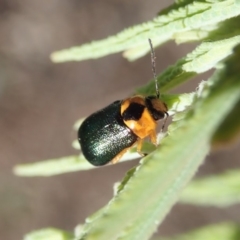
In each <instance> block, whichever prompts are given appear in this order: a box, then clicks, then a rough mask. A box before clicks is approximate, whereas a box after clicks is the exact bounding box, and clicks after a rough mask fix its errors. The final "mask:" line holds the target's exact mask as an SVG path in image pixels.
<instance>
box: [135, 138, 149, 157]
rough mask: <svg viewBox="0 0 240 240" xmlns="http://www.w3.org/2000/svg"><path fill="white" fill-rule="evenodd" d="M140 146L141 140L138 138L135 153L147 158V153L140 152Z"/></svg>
mask: <svg viewBox="0 0 240 240" xmlns="http://www.w3.org/2000/svg"><path fill="white" fill-rule="evenodd" d="M142 144H143V139H141V138H139V139H138V141H137V152H138V154H139V155H141V156H143V157H145V156H147V153H143V152H142Z"/></svg>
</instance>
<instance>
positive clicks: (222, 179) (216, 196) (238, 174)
mask: <svg viewBox="0 0 240 240" xmlns="http://www.w3.org/2000/svg"><path fill="white" fill-rule="evenodd" d="M180 201H181V202H182V203H189V204H195V205H203V206H216V207H228V206H230V205H232V204H237V203H240V170H239V169H238V170H231V171H227V172H224V173H222V174H219V175H217V176H209V177H205V178H202V179H198V180H194V181H192V182H191V183H190V184H189V185H188V186H187V188H186V189H185V190H184V191H183V193H182V195H181V198H180Z"/></svg>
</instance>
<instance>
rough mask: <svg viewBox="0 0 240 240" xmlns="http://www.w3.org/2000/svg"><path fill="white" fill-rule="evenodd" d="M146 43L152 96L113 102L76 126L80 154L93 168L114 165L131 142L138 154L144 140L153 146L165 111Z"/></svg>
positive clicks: (153, 58)
mask: <svg viewBox="0 0 240 240" xmlns="http://www.w3.org/2000/svg"><path fill="white" fill-rule="evenodd" d="M149 44H150V48H151V61H152V71H153V75H154V79H155V87H156V95H151V96H142V95H135V96H132V97H130V98H126V99H124V100H118V101H115V102H113V103H111V104H110V105H108V106H107V107H105V108H103V109H101V110H99V111H97V112H95V113H93V114H92V115H90V116H89V117H87V118H86V119H85V120H84V121H83V123H82V124H81V126H80V127H79V130H78V141H79V143H80V145H81V149H82V153H83V155H84V157H85V158H86V159H87V160H88V161H89V162H90V163H91V164H93V165H95V166H102V165H105V164H107V163H109V162H111V163H116V162H118V161H119V160H120V158H121V157H122V155H123V154H124V153H125V152H126V151H127V150H128V149H129V148H131V147H132V146H133V145H134V144H135V143H136V144H137V151H138V153H140V154H141V155H144V154H142V153H141V148H142V143H143V140H144V139H145V138H146V137H149V138H150V141H151V142H152V143H153V144H155V145H157V134H156V127H157V121H158V120H160V119H164V118H165V120H164V122H163V126H162V129H163V128H164V125H165V122H166V120H167V117H168V112H167V111H168V108H167V105H166V104H165V103H164V102H162V101H161V100H160V99H159V97H160V92H159V89H158V82H157V76H156V70H155V54H154V50H153V46H152V42H151V40H150V39H149Z"/></svg>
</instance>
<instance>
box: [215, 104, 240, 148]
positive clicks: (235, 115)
mask: <svg viewBox="0 0 240 240" xmlns="http://www.w3.org/2000/svg"><path fill="white" fill-rule="evenodd" d="M239 116H240V101H238V103H237V104H236V105H235V107H234V108H233V109H232V111H231V112H230V113H229V115H228V116H227V118H225V119H224V121H223V122H222V123H221V125H220V126H219V128H218V129H217V131H216V132H215V134H214V136H213V139H212V145H213V147H216V148H219V147H222V146H223V145H230V144H232V143H233V142H234V141H237V138H238V137H239V134H240V121H239Z"/></svg>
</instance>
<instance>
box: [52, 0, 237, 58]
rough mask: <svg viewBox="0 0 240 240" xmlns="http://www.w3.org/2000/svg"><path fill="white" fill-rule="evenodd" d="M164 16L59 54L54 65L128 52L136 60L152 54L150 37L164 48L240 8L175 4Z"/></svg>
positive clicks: (228, 4)
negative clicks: (175, 37) (176, 36)
mask: <svg viewBox="0 0 240 240" xmlns="http://www.w3.org/2000/svg"><path fill="white" fill-rule="evenodd" d="M160 14H161V15H159V16H158V17H156V18H154V19H153V20H152V21H149V22H146V23H143V24H141V25H136V26H134V27H130V28H128V29H126V30H124V31H122V32H120V33H118V34H116V35H115V36H111V37H108V38H107V39H104V40H99V41H94V42H91V43H88V44H83V45H82V46H80V47H72V48H70V49H65V50H61V51H58V52H55V53H53V54H52V55H51V59H52V60H53V61H54V62H65V61H80V60H85V59H94V58H99V57H103V56H106V55H108V54H112V53H117V52H120V51H126V50H128V53H125V56H127V57H128V58H130V59H131V60H133V59H136V58H137V57H140V56H142V55H143V54H146V53H147V52H148V51H149V47H148V46H147V45H146V40H147V39H148V38H151V39H152V40H153V42H154V44H155V46H157V45H160V44H162V43H164V42H166V41H167V40H169V39H171V38H172V37H173V34H176V33H179V32H186V31H189V30H191V29H198V28H200V27H203V26H208V25H213V24H216V23H218V22H220V21H224V20H225V19H228V18H231V17H234V16H237V15H239V14H240V6H239V5H238V4H235V1H234V0H225V1H221V0H218V1H217V0H215V1H191V2H190V1H189V2H186V3H184V4H183V3H175V4H173V5H172V6H171V7H169V8H168V9H166V10H165V11H164V10H163V11H162V12H161V13H160ZM129 53H130V54H129Z"/></svg>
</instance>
